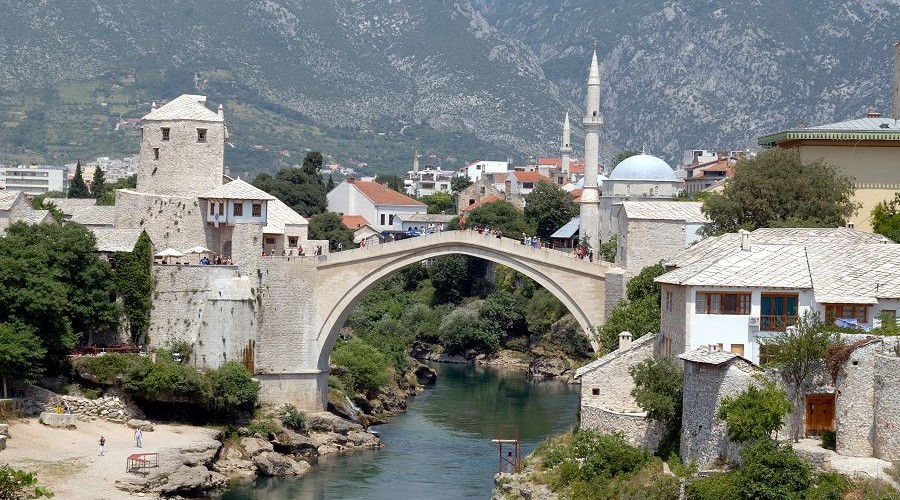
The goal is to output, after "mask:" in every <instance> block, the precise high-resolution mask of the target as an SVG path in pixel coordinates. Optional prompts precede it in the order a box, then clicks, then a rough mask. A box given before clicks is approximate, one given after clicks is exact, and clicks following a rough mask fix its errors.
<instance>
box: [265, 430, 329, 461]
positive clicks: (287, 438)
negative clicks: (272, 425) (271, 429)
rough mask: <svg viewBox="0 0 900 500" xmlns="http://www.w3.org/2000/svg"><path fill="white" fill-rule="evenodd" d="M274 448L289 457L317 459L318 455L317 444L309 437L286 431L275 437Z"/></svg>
mask: <svg viewBox="0 0 900 500" xmlns="http://www.w3.org/2000/svg"><path fill="white" fill-rule="evenodd" d="M272 446H273V447H274V448H275V451H277V452H278V453H287V454H289V455H304V456H308V457H315V456H316V455H318V452H317V451H316V448H317V447H318V446H317V445H316V443H314V442H313V440H312V439H310V437H309V436H304V435H303V434H300V433H297V432H294V431H291V430H285V431H282V432H279V433H278V434H276V435H275V440H274V441H272Z"/></svg>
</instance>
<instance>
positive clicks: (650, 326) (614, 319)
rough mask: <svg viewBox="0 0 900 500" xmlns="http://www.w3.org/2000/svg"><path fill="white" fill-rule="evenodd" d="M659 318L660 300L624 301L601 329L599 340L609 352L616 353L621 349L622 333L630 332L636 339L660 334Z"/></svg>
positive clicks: (645, 298)
mask: <svg viewBox="0 0 900 500" xmlns="http://www.w3.org/2000/svg"><path fill="white" fill-rule="evenodd" d="M659 317H660V310H659V300H657V299H656V298H655V297H644V298H641V299H639V300H635V301H623V302H622V303H620V304H619V305H617V306H616V307H615V309H613V311H612V313H611V314H610V315H609V318H607V319H606V323H604V324H603V326H601V327H600V328H599V330H598V339H597V340H598V341H599V342H600V344H601V345H602V346H603V347H604V348H605V349H606V351H607V352H610V351H614V350H616V349H618V348H619V334H620V333H622V332H630V333H631V335H632V336H633V337H634V339H638V338H639V337H643V336H644V335H646V334H648V333H656V332H658V331H659V326H660V319H659Z"/></svg>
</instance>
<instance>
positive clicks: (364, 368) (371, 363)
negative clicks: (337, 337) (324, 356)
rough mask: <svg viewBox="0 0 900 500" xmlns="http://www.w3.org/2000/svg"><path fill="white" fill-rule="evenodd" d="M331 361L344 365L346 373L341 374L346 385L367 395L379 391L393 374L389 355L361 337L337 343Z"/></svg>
mask: <svg viewBox="0 0 900 500" xmlns="http://www.w3.org/2000/svg"><path fill="white" fill-rule="evenodd" d="M331 362H332V363H334V364H336V365H341V366H343V367H344V369H345V370H344V373H343V374H341V375H339V376H340V377H341V381H342V382H343V383H344V386H346V387H352V388H353V390H354V391H356V392H361V393H363V394H365V395H367V396H373V395H374V394H375V393H376V392H378V389H379V388H381V387H382V386H383V385H384V384H386V383H387V382H388V380H389V379H390V376H391V371H390V368H389V361H388V359H387V357H386V356H385V355H384V354H383V353H382V352H381V351H379V350H378V349H376V348H374V347H372V346H370V345H369V344H366V343H365V342H363V341H362V340H360V339H350V340H348V341H346V342H340V343H338V344H336V345H335V346H334V352H332V353H331Z"/></svg>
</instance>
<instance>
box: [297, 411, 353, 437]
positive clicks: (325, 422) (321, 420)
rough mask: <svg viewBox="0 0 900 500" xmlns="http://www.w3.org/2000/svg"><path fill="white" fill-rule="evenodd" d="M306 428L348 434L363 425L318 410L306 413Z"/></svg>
mask: <svg viewBox="0 0 900 500" xmlns="http://www.w3.org/2000/svg"><path fill="white" fill-rule="evenodd" d="M306 428H307V429H309V430H310V431H316V432H337V433H340V434H346V433H348V432H350V431H353V430H361V429H362V426H361V425H359V424H357V423H355V422H348V421H347V420H344V419H342V418H341V417H338V416H337V415H333V414H331V413H328V412H326V411H317V412H310V413H307V414H306Z"/></svg>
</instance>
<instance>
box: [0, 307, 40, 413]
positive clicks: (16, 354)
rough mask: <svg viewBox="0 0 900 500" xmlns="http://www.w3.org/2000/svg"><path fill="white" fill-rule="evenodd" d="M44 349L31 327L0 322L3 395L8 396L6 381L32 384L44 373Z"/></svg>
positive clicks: (0, 370) (0, 366)
mask: <svg viewBox="0 0 900 500" xmlns="http://www.w3.org/2000/svg"><path fill="white" fill-rule="evenodd" d="M45 354H46V350H44V347H43V346H42V345H41V340H40V339H39V338H38V337H37V335H35V334H34V331H32V330H31V328H29V327H27V326H24V325H21V324H8V323H0V380H2V382H3V397H4V398H6V397H9V396H8V393H7V385H8V384H7V383H8V382H10V381H16V382H19V383H22V384H33V383H35V382H37V381H38V379H39V378H40V377H41V375H42V374H43V373H44V367H43V365H42V362H43V360H44V355H45Z"/></svg>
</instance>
